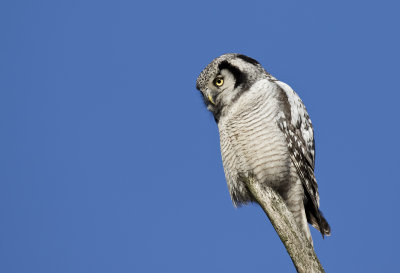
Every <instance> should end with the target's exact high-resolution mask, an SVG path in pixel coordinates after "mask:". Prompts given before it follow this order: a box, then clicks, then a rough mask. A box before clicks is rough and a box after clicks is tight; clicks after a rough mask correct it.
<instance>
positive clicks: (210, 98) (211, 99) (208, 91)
mask: <svg viewBox="0 0 400 273" xmlns="http://www.w3.org/2000/svg"><path fill="white" fill-rule="evenodd" d="M207 98H208V100H209V101H210V102H211V103H212V104H214V105H215V102H214V99H213V96H212V94H211V91H210V90H207Z"/></svg>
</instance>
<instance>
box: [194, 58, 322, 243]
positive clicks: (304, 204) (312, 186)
mask: <svg viewBox="0 0 400 273" xmlns="http://www.w3.org/2000/svg"><path fill="white" fill-rule="evenodd" d="M196 88H197V89H198V90H200V92H201V94H202V96H203V98H204V103H205V105H206V106H207V109H208V110H210V111H211V112H212V114H213V116H214V119H215V121H216V122H217V124H218V129H219V134H220V144H221V154H222V162H223V166H224V170H225V177H226V181H227V184H228V188H229V193H230V195H231V198H232V201H233V203H234V205H235V206H240V205H241V204H246V203H248V202H255V199H254V198H253V197H252V194H251V193H250V192H249V191H248V189H247V187H246V185H245V182H244V181H243V178H241V177H243V175H248V174H251V175H252V176H254V177H255V178H256V179H257V180H258V181H259V183H264V184H265V185H267V186H269V187H271V188H273V189H274V190H275V191H276V192H277V193H278V194H279V195H280V196H281V197H282V199H283V200H284V201H285V203H286V205H287V207H288V209H289V210H290V211H291V212H292V214H293V216H294V218H295V220H296V222H297V223H298V225H299V227H300V229H301V230H302V231H303V232H304V233H305V235H306V237H307V238H308V239H309V240H310V242H311V243H312V238H311V234H310V229H309V227H308V224H307V222H308V223H310V224H311V225H312V226H313V227H315V228H316V229H318V230H319V231H320V232H321V234H322V236H324V235H330V227H329V225H328V222H327V221H326V220H325V218H324V216H323V215H322V212H321V211H320V210H319V195H318V186H317V181H316V179H315V176H314V166H315V144H314V131H313V127H312V124H311V120H310V118H309V116H308V113H307V110H306V108H305V106H304V104H303V102H302V101H301V99H300V98H299V96H298V95H297V94H296V93H295V92H294V91H293V90H292V88H291V87H290V86H289V85H287V84H285V83H283V82H281V81H279V80H277V79H276V78H274V77H273V76H272V75H270V74H269V73H267V72H266V71H265V70H264V68H263V67H262V66H261V65H260V64H259V63H258V62H257V61H256V60H254V59H252V58H250V57H247V56H245V55H241V54H224V55H222V56H220V57H218V58H216V59H214V60H213V61H212V62H211V63H210V64H209V65H208V66H207V67H206V68H205V69H204V70H203V71H202V72H201V74H200V76H199V77H198V78H197V82H196Z"/></svg>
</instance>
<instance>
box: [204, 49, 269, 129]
mask: <svg viewBox="0 0 400 273" xmlns="http://www.w3.org/2000/svg"><path fill="white" fill-rule="evenodd" d="M268 76H269V74H268V73H267V72H266V71H265V70H264V69H263V68H262V67H261V65H260V64H259V63H258V62H257V61H256V60H254V59H252V58H249V57H247V56H245V55H241V54H224V55H222V56H220V57H218V58H216V59H214V60H213V61H212V62H211V63H210V64H209V65H208V66H207V67H206V68H205V69H204V70H203V71H202V72H201V73H200V76H199V77H198V78H197V82H196V88H197V89H198V90H200V92H201V93H202V95H203V98H204V103H205V104H206V106H207V109H208V110H210V111H211V112H212V113H213V114H214V118H215V120H216V121H217V122H218V120H219V118H220V116H221V114H223V111H224V110H226V109H227V108H228V107H229V106H230V105H232V104H233V103H234V102H235V101H236V100H237V99H238V98H239V97H240V95H241V94H243V93H244V92H246V91H247V90H249V89H250V87H251V86H252V85H253V84H254V83H255V82H257V81H258V80H260V79H263V78H266V77H268Z"/></svg>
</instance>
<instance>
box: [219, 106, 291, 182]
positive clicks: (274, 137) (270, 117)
mask: <svg viewBox="0 0 400 273" xmlns="http://www.w3.org/2000/svg"><path fill="white" fill-rule="evenodd" d="M219 129H220V141H221V155H222V160H223V163H224V169H225V172H230V176H233V177H235V176H238V175H240V174H247V173H249V172H251V173H252V174H254V175H255V176H256V177H257V178H258V179H259V180H260V181H263V182H267V183H269V184H270V185H271V186H272V185H273V184H275V183H280V181H281V180H283V179H285V177H287V175H288V173H289V169H290V158H289V157H288V152H287V151H288V150H287V145H286V141H285V138H284V136H283V135H282V132H281V131H280V129H279V127H278V126H277V124H276V111H275V109H274V108H273V107H269V105H268V104H267V103H264V104H260V105H256V106H255V107H247V108H245V109H244V110H242V111H237V112H236V113H233V114H232V116H231V117H230V119H227V120H225V122H224V123H223V124H221V126H219Z"/></svg>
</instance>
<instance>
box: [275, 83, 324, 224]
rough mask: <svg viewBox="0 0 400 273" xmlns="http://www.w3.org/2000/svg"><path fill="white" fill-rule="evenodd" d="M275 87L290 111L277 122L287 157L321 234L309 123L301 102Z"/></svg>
mask: <svg viewBox="0 0 400 273" xmlns="http://www.w3.org/2000/svg"><path fill="white" fill-rule="evenodd" d="M275 83H276V84H277V85H278V86H279V87H280V88H281V89H282V90H283V92H284V93H285V94H286V96H285V99H287V102H288V103H289V105H288V107H289V106H290V111H289V110H288V109H287V110H286V112H285V111H283V114H282V115H281V116H280V117H279V119H278V120H277V122H278V125H279V127H280V129H281V130H282V132H283V133H284V135H285V137H286V140H287V142H288V150H289V153H290V157H291V159H292V162H293V165H294V166H295V167H296V170H297V174H298V175H299V178H300V179H301V181H302V184H303V187H304V189H305V190H306V196H307V198H308V199H310V200H309V201H311V202H312V204H313V211H314V212H313V215H315V216H316V218H317V223H315V224H317V225H318V227H317V228H320V230H322V227H321V223H322V222H321V216H320V211H319V194H318V185H317V180H316V179H315V176H314V166H315V144H314V143H315V142H314V130H313V127H312V123H311V120H310V117H309V116H308V113H307V110H306V108H305V106H304V104H303V102H302V101H301V99H300V98H299V96H298V95H297V94H296V93H295V92H294V91H293V89H292V88H291V87H290V86H288V85H287V84H285V83H283V82H280V81H276V82H275Z"/></svg>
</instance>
